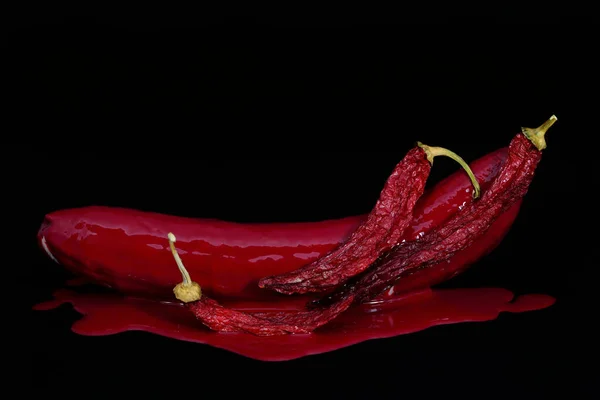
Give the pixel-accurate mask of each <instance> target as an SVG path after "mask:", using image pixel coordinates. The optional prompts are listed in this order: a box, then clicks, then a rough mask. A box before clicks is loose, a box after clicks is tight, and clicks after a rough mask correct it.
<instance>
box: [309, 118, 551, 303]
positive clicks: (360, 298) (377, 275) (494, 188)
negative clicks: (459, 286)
mask: <svg viewBox="0 0 600 400" xmlns="http://www.w3.org/2000/svg"><path fill="white" fill-rule="evenodd" d="M555 121H556V117H555V116H552V117H551V118H550V119H549V120H548V121H546V122H545V123H544V124H543V125H542V126H540V127H539V128H537V129H530V128H523V134H518V135H517V136H515V138H513V140H512V141H511V143H510V146H509V151H508V157H507V160H506V162H505V164H504V166H503V168H502V170H501V171H500V173H499V174H498V176H497V177H496V179H494V181H493V183H492V185H491V186H490V187H489V188H488V190H486V191H485V193H484V194H483V196H482V197H481V199H480V200H478V201H474V202H472V203H471V204H470V205H469V206H468V207H465V208H464V209H463V210H461V211H460V212H459V213H457V214H456V215H455V216H453V217H452V218H450V219H449V220H448V221H446V223H444V224H443V225H441V226H439V227H438V228H437V229H434V230H433V231H431V232H430V233H428V234H427V235H425V236H424V237H423V238H422V239H420V240H417V241H413V242H406V243H404V244H402V245H399V246H398V247H397V248H395V249H394V250H393V251H391V252H389V253H388V254H387V255H386V256H385V257H384V258H383V259H381V260H380V261H379V262H378V263H377V264H376V265H375V266H374V267H372V268H371V269H369V270H368V271H367V272H366V273H365V274H363V275H362V276H360V277H357V279H356V280H355V281H354V282H352V283H350V284H348V285H346V286H345V287H342V288H340V289H338V291H336V292H335V293H333V294H332V295H331V296H328V297H327V298H326V299H327V300H321V301H318V302H315V303H314V304H320V305H325V304H327V303H328V302H330V301H332V300H333V301H338V302H339V301H340V300H339V299H341V298H347V296H350V297H353V298H354V301H355V302H365V301H368V300H370V299H373V298H374V297H376V296H377V295H379V294H380V293H381V292H382V291H384V290H385V289H386V288H388V287H390V286H391V285H393V284H394V282H395V281H396V280H397V279H399V278H401V277H402V276H403V275H404V274H408V273H410V272H411V271H414V270H419V269H423V268H427V267H429V266H431V265H434V264H436V263H439V262H441V261H444V260H447V259H449V258H450V257H452V255H453V254H454V253H456V252H457V251H460V250H462V249H465V248H467V247H468V246H469V245H471V244H472V243H473V241H474V240H476V239H477V238H479V237H480V236H481V235H483V234H484V233H485V232H486V231H487V229H488V228H489V227H490V226H491V225H492V223H493V222H494V221H495V219H496V218H497V217H498V216H499V215H501V214H502V213H503V212H504V211H506V210H507V209H508V208H509V207H511V206H512V205H513V204H515V203H516V202H517V201H519V200H520V199H521V198H522V197H523V196H524V195H525V194H526V192H527V189H528V187H529V184H530V183H531V180H532V179H533V176H534V173H535V169H536V167H537V165H538V163H539V161H540V159H541V156H542V153H541V150H543V149H545V148H546V142H545V139H544V135H545V133H546V131H547V130H548V128H550V126H552V124H554V122H555Z"/></svg>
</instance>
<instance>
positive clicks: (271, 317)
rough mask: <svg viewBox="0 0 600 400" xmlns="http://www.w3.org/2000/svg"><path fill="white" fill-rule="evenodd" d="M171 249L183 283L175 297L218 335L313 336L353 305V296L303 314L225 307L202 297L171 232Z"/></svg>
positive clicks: (200, 290)
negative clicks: (303, 334)
mask: <svg viewBox="0 0 600 400" xmlns="http://www.w3.org/2000/svg"><path fill="white" fill-rule="evenodd" d="M168 237H169V246H170V247H171V252H172V253H173V257H174V258H175V262H176V263H177V266H178V267H179V271H180V272H181V275H182V277H183V282H181V283H179V284H178V285H177V286H175V288H174V289H173V292H174V293H175V297H176V298H177V299H179V300H181V301H182V302H184V303H186V307H188V308H189V309H190V311H191V312H192V313H194V315H195V316H196V318H197V319H198V320H200V321H201V322H202V323H203V324H204V325H206V326H207V327H208V328H210V329H212V330H214V331H218V332H245V333H251V334H253V335H257V336H275V335H286V334H290V333H310V332H312V331H313V330H315V329H317V328H318V327H320V326H322V325H325V324H326V323H327V322H329V321H330V320H332V319H333V318H335V317H337V316H338V315H339V314H341V313H342V312H344V311H345V310H346V309H347V308H348V307H350V305H351V304H352V302H353V300H354V298H353V296H352V295H349V296H345V297H344V298H343V299H341V300H340V301H339V302H337V303H334V304H331V305H330V306H329V307H328V308H326V309H324V310H311V311H302V312H262V313H261V312H258V313H245V312H241V311H237V310H233V309H230V308H226V307H223V306H222V305H220V304H219V303H218V302H217V301H215V300H213V299H209V298H208V297H206V296H204V295H202V289H201V288H200V285H198V284H197V283H196V282H193V281H192V280H191V278H190V275H189V273H188V272H187V270H186V269H185V267H184V265H183V262H182V261H181V258H180V257H179V254H178V253H177V249H176V248H175V242H176V240H177V239H176V238H175V235H173V234H172V233H169V235H168Z"/></svg>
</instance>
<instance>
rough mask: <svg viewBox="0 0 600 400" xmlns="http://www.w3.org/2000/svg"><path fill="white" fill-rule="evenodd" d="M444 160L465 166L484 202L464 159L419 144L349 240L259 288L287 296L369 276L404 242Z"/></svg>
mask: <svg viewBox="0 0 600 400" xmlns="http://www.w3.org/2000/svg"><path fill="white" fill-rule="evenodd" d="M438 155H444V156H448V157H451V158H453V159H454V160H456V161H457V162H459V163H460V164H461V165H462V166H463V168H464V169H465V171H467V174H468V175H469V177H470V178H471V180H472V182H473V185H474V188H475V189H474V192H473V193H474V197H475V198H476V197H478V196H479V183H478V182H477V180H476V179H475V176H474V175H473V173H472V172H471V170H470V168H469V167H468V166H467V164H466V163H465V162H464V161H463V160H462V158H460V157H459V156H458V155H456V154H455V153H453V152H451V151H449V150H447V149H442V148H439V147H429V146H426V145H423V144H421V143H419V144H418V147H415V148H413V149H411V150H410V151H409V152H408V153H407V154H406V156H405V157H404V159H403V160H402V161H400V162H399V163H398V164H397V165H396V167H395V168H394V171H393V172H392V174H391V175H390V177H389V178H388V180H387V182H386V183H385V185H384V188H383V190H382V191H381V194H380V197H379V200H378V201H377V203H376V204H375V207H374V208H373V210H372V211H371V213H370V214H369V216H368V217H367V219H366V220H365V222H363V223H362V224H361V225H360V226H359V227H358V228H357V229H356V230H355V231H354V232H353V233H352V234H351V235H350V237H349V238H348V239H346V240H345V241H344V242H343V243H342V244H340V246H338V247H337V248H335V249H334V250H332V251H330V252H329V253H327V254H325V255H324V256H322V257H320V258H319V259H317V260H316V261H314V262H312V263H310V264H308V265H306V266H304V267H302V268H299V269H297V270H294V271H290V272H288V273H285V274H281V275H275V276H269V277H265V278H263V279H261V280H260V281H259V283H258V285H259V287H261V288H267V289H272V290H275V291H277V292H279V293H284V294H294V293H307V292H322V291H325V290H327V289H330V288H334V287H337V286H339V285H340V284H341V283H343V282H345V281H347V280H348V279H349V278H351V277H353V276H356V275H358V274H360V273H361V272H363V271H364V270H365V269H367V268H368V267H369V266H370V265H371V264H372V263H373V262H374V261H376V260H377V258H378V257H379V256H380V255H381V254H383V253H384V252H386V251H388V250H390V249H391V248H392V247H393V246H395V245H396V244H397V243H398V242H399V241H400V238H401V237H402V235H403V234H404V231H405V230H406V228H407V227H408V226H409V224H410V222H411V221H412V218H413V209H414V206H415V204H416V203H417V200H418V199H419V198H420V197H421V195H422V194H423V191H424V189H425V183H426V182H427V178H428V177H429V173H430V171H431V164H432V163H433V158H434V157H436V156H438Z"/></svg>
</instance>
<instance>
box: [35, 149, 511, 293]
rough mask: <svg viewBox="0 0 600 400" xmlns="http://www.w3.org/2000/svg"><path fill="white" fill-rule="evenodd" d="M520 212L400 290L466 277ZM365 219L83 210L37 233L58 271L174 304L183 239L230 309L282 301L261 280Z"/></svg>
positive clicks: (498, 154) (452, 179)
mask: <svg viewBox="0 0 600 400" xmlns="http://www.w3.org/2000/svg"><path fill="white" fill-rule="evenodd" d="M505 159H506V149H505V148H504V149H500V150H497V151H495V152H492V153H490V154H488V155H486V156H484V157H482V158H480V159H478V160H476V161H474V162H472V163H470V166H471V169H472V170H473V172H474V173H475V175H476V176H477V178H478V180H479V182H480V184H481V187H482V190H485V189H486V187H487V186H488V185H489V183H490V181H492V180H493V178H494V177H495V176H496V175H497V174H498V171H499V169H500V168H501V166H502V163H503V162H504V160H505ZM471 191H472V188H471V183H470V181H469V179H468V177H467V176H466V174H465V173H464V172H463V171H462V170H460V171H457V172H456V173H454V174H452V175H451V176H449V177H448V178H446V179H444V180H443V181H441V182H440V183H438V184H437V185H435V186H434V187H433V188H432V189H431V190H429V191H427V192H426V193H425V194H424V195H423V196H422V197H421V199H420V200H419V202H418V203H417V205H416V207H415V211H414V215H415V217H414V218H413V221H412V223H411V225H410V226H409V228H408V229H407V230H406V232H405V235H404V237H403V239H405V240H411V239H414V238H416V237H417V235H423V234H425V233H426V232H428V231H429V230H430V229H431V228H433V227H434V226H436V225H438V224H440V223H441V222H443V221H444V220H445V219H446V218H448V217H449V216H450V215H452V214H454V213H455V212H456V211H457V210H458V209H459V208H460V207H462V206H463V205H464V204H466V203H465V202H469V201H471V194H472V192H471ZM518 208H519V207H518V205H516V206H515V207H514V208H513V209H512V210H509V211H508V212H506V213H505V214H503V215H502V216H501V217H500V218H499V219H498V220H496V222H495V223H494V225H493V227H492V228H490V230H489V232H488V233H486V235H485V236H484V237H482V238H481V239H480V240H479V241H477V242H475V243H474V244H473V245H472V246H471V247H470V248H469V249H466V250H463V251H462V252H460V253H457V254H456V255H455V256H454V258H453V259H452V260H451V264H448V265H444V266H443V267H444V268H443V269H440V270H439V271H437V267H432V268H430V269H429V270H428V271H427V273H423V274H421V275H419V276H418V279H412V280H407V282H406V283H403V285H404V286H399V289H400V288H401V289H402V290H409V289H414V288H417V287H428V286H430V284H431V283H430V282H435V283H437V282H439V281H442V280H445V279H448V278H449V277H451V276H453V275H454V274H456V273H458V272H460V271H462V270H463V269H465V268H466V267H467V266H468V265H467V264H465V262H467V261H468V262H469V263H471V262H474V261H476V260H477V259H479V258H480V257H481V256H483V255H484V254H485V253H487V252H489V251H491V250H492V248H493V246H495V245H496V244H497V243H498V242H499V240H500V238H501V237H502V236H503V235H504V234H505V233H506V232H507V231H508V229H509V228H510V226H511V224H512V222H513V221H514V218H515V217H516V215H517V212H518ZM363 219H364V216H358V217H348V218H343V219H339V220H329V221H321V222H311V223H288V224H284V223H276V224H238V223H233V222H225V221H217V220H207V219H192V218H184V217H176V216H168V215H163V214H157V213H149V212H142V211H136V210H128V209H121V208H109V207H85V208H79V209H68V210H61V211H56V212H53V213H50V214H48V215H47V216H46V218H45V220H44V223H43V224H42V227H41V228H40V230H39V233H38V240H39V241H40V242H41V240H42V238H45V242H46V244H47V247H48V248H49V250H50V252H51V253H52V255H53V256H54V257H55V258H57V259H58V261H59V262H60V263H61V264H62V265H64V266H65V267H66V268H68V269H70V270H71V271H73V272H75V273H77V274H79V275H82V276H85V277H88V278H89V279H91V280H93V281H95V282H99V283H102V284H104V285H107V286H109V287H112V288H114V289H117V290H119V291H121V292H123V293H129V294H136V295H143V296H148V295H150V296H164V297H165V298H167V299H170V298H172V288H173V286H175V285H176V284H177V283H179V281H180V278H181V277H180V275H179V272H178V270H177V268H174V265H173V259H172V256H171V253H170V251H169V246H168V241H167V233H168V232H173V233H175V234H176V235H177V249H178V251H179V252H180V254H181V255H182V257H184V259H185V263H186V267H187V269H188V270H189V272H190V274H191V276H193V277H194V280H195V281H197V282H198V283H199V284H200V285H201V286H202V288H203V290H204V291H205V292H206V294H207V295H209V296H211V297H214V298H215V299H217V300H219V301H222V300H226V299H240V300H242V299H243V300H262V301H273V300H279V299H281V295H278V294H276V293H272V292H271V291H267V290H262V289H260V288H258V285H257V282H258V280H259V279H260V278H262V277H264V276H269V275H278V274H282V273H285V272H289V271H292V270H295V269H297V268H299V267H301V266H303V265H305V264H307V263H309V262H311V261H313V260H314V259H316V258H317V257H318V256H319V255H322V254H324V253H326V252H327V251H329V250H331V249H333V248H334V247H335V246H337V245H338V244H339V243H340V242H341V241H342V240H344V239H345V238H346V237H347V236H348V235H349V234H350V233H351V232H352V231H353V230H354V228H355V227H356V226H357V225H358V224H359V223H360V222H362V220H363Z"/></svg>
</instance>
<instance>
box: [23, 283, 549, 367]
mask: <svg viewBox="0 0 600 400" xmlns="http://www.w3.org/2000/svg"><path fill="white" fill-rule="evenodd" d="M72 283H83V282H72ZM54 297H55V299H54V300H51V301H47V302H44V303H41V304H38V305H36V306H35V307H34V309H35V310H51V309H54V308H56V307H58V306H60V305H62V304H64V303H71V304H72V305H73V307H74V308H75V310H77V311H78V312H80V313H81V314H83V317H82V318H81V319H80V320H78V321H76V322H75V323H74V324H73V326H72V328H71V329H72V330H73V332H75V333H78V334H81V335H90V336H102V335H111V334H115V333H119V332H125V331H132V330H139V331H146V332H151V333H154V334H158V335H162V336H166V337H170V338H173V339H179V340H185V341H190V342H196V343H204V344H208V345H210V346H214V347H218V348H221V349H225V350H228V351H231V352H234V353H237V354H241V355H243V356H246V357H250V358H254V359H257V360H263V361H285V360H292V359H295V358H300V357H304V356H308V355H312V354H320V353H325V352H329V351H333V350H337V349H341V348H344V347H348V346H351V345H353V344H357V343H360V342H364V341H366V340H371V339H381V338H388V337H392V336H398V335H404V334H407V333H413V332H418V331H421V330H423V329H427V328H429V327H432V326H436V325H443V324H455V323H459V322H473V321H490V320H493V319H496V318H497V317H498V315H499V314H500V312H503V311H506V312H512V313H516V312H524V311H532V310H540V309H543V308H546V307H549V306H551V305H552V304H554V302H555V299H554V298H552V297H550V296H547V295H542V294H527V295H522V296H518V297H516V298H515V297H514V295H513V293H512V292H510V291H509V290H506V289H499V288H477V289H442V290H438V289H435V290H431V289H427V290H423V291H420V292H415V293H412V294H410V295H404V296H401V297H400V296H397V297H393V296H392V297H390V298H388V299H386V300H385V301H383V302H379V303H377V304H368V305H363V306H360V307H356V308H353V309H351V310H349V311H347V312H346V313H344V314H342V315H341V316H340V317H338V318H337V319H335V320H334V321H332V322H331V323H329V324H328V325H326V326H324V327H323V328H321V329H319V330H317V331H315V332H314V333H312V334H307V335H286V336H274V337H258V336H253V335H250V334H242V333H216V332H212V331H210V330H209V329H208V328H206V327H204V325H202V324H201V323H200V322H199V321H197V320H196V319H195V317H194V316H193V315H192V314H191V313H190V312H189V311H188V310H187V309H186V308H184V307H182V306H181V305H180V304H177V303H164V302H155V301H151V300H145V299H137V298H131V297H123V296H122V295H120V294H112V293H110V294H106V293H104V294H89V293H88V294H86V293H78V292H75V291H72V290H67V289H61V290H58V291H56V292H55V293H54ZM300 305H301V303H295V304H294V303H288V305H287V306H286V307H285V308H286V309H290V308H296V307H298V306H300ZM228 306H231V307H234V308H236V309H240V310H246V311H259V310H260V311H267V310H266V309H265V308H264V306H263V307H260V306H259V305H258V304H256V303H254V304H251V303H237V304H228ZM279 309H281V307H280V308H279ZM268 311H274V310H273V309H269V310H268Z"/></svg>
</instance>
